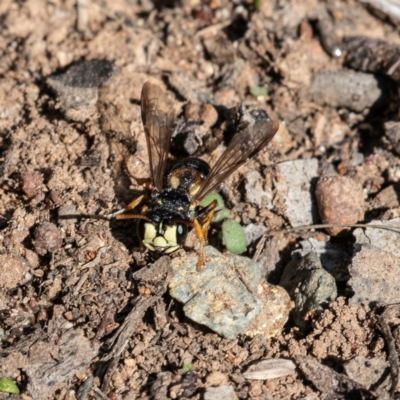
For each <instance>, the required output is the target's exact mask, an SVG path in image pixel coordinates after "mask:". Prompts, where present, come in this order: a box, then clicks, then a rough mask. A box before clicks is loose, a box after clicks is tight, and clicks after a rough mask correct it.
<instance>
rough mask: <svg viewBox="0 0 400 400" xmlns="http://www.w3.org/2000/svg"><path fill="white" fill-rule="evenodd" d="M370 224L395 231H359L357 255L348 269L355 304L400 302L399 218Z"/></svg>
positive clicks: (355, 232) (374, 229)
mask: <svg viewBox="0 0 400 400" xmlns="http://www.w3.org/2000/svg"><path fill="white" fill-rule="evenodd" d="M371 225H375V226H376V225H382V226H390V225H393V228H394V230H393V231H390V230H383V229H382V230H380V229H376V228H367V229H365V230H364V229H361V228H359V229H356V230H355V231H354V233H353V234H354V236H355V238H356V252H355V254H354V257H353V260H352V263H351V265H350V267H349V273H350V276H351V278H350V280H349V285H350V286H351V288H352V289H353V291H354V296H353V297H352V298H351V299H350V302H351V303H353V304H368V303H370V302H375V301H383V302H385V303H397V302H399V301H400V276H399V274H398V271H399V269H400V261H399V256H400V235H399V234H398V230H399V228H398V227H399V225H400V218H395V219H392V220H390V221H372V222H371Z"/></svg>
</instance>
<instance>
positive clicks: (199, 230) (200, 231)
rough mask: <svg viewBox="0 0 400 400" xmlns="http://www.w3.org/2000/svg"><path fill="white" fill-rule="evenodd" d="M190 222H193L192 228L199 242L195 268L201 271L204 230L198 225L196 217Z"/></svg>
mask: <svg viewBox="0 0 400 400" xmlns="http://www.w3.org/2000/svg"><path fill="white" fill-rule="evenodd" d="M192 223H193V228H194V231H195V233H196V236H197V239H199V242H200V248H199V251H198V255H199V258H198V260H197V266H196V270H197V271H201V267H202V266H203V264H204V242H205V239H204V231H203V227H202V226H201V225H200V222H199V221H198V220H197V219H194V220H193V221H192Z"/></svg>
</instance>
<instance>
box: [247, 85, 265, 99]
mask: <svg viewBox="0 0 400 400" xmlns="http://www.w3.org/2000/svg"><path fill="white" fill-rule="evenodd" d="M250 93H251V94H252V95H253V96H254V97H259V96H266V95H267V94H268V90H267V88H265V87H262V86H250Z"/></svg>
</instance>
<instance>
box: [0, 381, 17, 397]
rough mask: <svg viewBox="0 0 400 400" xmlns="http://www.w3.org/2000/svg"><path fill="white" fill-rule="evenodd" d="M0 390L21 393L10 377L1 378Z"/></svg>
mask: <svg viewBox="0 0 400 400" xmlns="http://www.w3.org/2000/svg"><path fill="white" fill-rule="evenodd" d="M0 392H5V393H19V389H18V386H17V385H16V383H15V382H14V381H13V380H11V379H9V378H0Z"/></svg>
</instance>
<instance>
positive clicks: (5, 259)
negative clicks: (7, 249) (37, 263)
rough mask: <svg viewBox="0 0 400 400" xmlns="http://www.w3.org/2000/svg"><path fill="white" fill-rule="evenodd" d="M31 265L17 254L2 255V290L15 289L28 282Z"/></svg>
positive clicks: (0, 266) (0, 259)
mask: <svg viewBox="0 0 400 400" xmlns="http://www.w3.org/2000/svg"><path fill="white" fill-rule="evenodd" d="M28 271H29V264H28V263H27V261H26V260H25V259H24V258H22V257H20V256H17V255H15V254H2V255H0V288H5V289H13V288H15V287H16V286H18V285H22V284H24V283H25V282H26V281H27V280H26V277H27V273H28Z"/></svg>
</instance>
